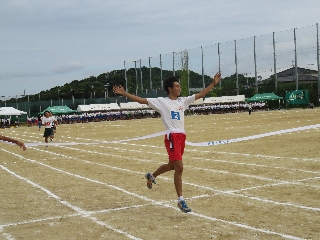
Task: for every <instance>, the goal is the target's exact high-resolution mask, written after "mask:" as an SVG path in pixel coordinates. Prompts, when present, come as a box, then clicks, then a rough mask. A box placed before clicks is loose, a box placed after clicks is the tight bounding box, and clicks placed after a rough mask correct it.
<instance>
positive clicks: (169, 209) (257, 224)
mask: <svg viewBox="0 0 320 240" xmlns="http://www.w3.org/2000/svg"><path fill="white" fill-rule="evenodd" d="M315 124H320V109H318V108H316V109H305V110H303V109H297V110H290V111H269V112H253V113H252V115H250V116H249V115H248V113H238V114H223V115H207V116H188V117H186V131H187V140H188V141H190V142H211V141H217V140H228V139H234V138H239V137H247V136H254V135H257V134H263V133H268V132H274V131H280V130H287V129H291V128H293V129H294V128H297V127H304V126H311V125H315ZM42 130H43V129H41V131H38V129H37V127H36V126H35V127H20V128H11V129H2V130H0V133H1V134H3V135H6V136H9V137H13V138H17V139H20V140H22V141H24V142H26V143H27V142H43V138H42V134H43V131H42ZM163 130H164V128H163V126H162V122H161V120H160V119H142V120H129V121H128V120H127V121H114V122H98V123H82V124H70V125H60V126H59V127H58V130H57V134H56V138H55V139H54V141H53V143H70V142H77V143H97V144H87V145H86V144H77V145H61V146H53V145H51V146H49V147H48V149H46V148H45V146H33V147H28V149H27V151H22V150H21V149H20V148H18V147H16V146H13V145H9V144H5V143H1V142H0V240H2V239H5V240H8V239H9V240H13V239H32V240H37V239H45V240H47V239H59V240H61V239H90V240H91V239H94V240H96V239H116V240H119V239H166V240H167V239H169V240H170V239H175V240H176V239H320V157H319V140H320V127H317V128H311V129H306V130H301V131H293V132H284V133H282V134H277V135H274V136H268V137H262V138H256V139H249V140H245V141H239V142H234V143H228V144H221V145H216V146H202V147H193V146H189V145H187V146H186V150H185V155H184V160H183V161H184V174H183V183H184V185H183V191H184V197H185V198H186V199H187V203H188V205H189V207H190V208H191V209H192V213H189V214H185V213H182V212H181V211H180V210H179V209H178V208H177V207H176V204H177V200H176V199H177V197H176V194H175V190H174V185H173V172H169V173H166V174H164V175H162V176H159V177H158V178H157V185H154V186H153V189H152V190H149V189H148V188H147V187H146V180H145V179H144V174H145V173H146V172H149V171H150V172H153V171H154V170H155V169H156V168H157V167H158V166H160V164H162V163H164V162H167V156H166V151H165V148H164V144H163V136H161V137H155V138H150V139H145V140H137V141H129V142H123V143H119V142H118V143H101V142H102V141H113V140H123V139H130V138H135V137H138V136H145V135H149V134H153V133H157V132H160V131H163Z"/></svg>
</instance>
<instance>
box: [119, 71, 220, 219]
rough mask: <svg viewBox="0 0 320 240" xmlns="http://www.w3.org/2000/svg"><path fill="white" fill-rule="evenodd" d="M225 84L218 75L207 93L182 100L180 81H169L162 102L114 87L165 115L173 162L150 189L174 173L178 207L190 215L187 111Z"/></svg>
mask: <svg viewBox="0 0 320 240" xmlns="http://www.w3.org/2000/svg"><path fill="white" fill-rule="evenodd" d="M220 80H221V73H216V75H215V76H214V78H213V79H212V82H211V83H210V85H209V86H207V87H206V88H205V89H203V90H202V91H200V92H199V93H197V94H193V95H192V96H189V97H179V96H180V93H181V86H180V83H179V79H178V78H177V77H174V76H171V77H168V78H167V79H166V80H165V82H164V84H163V85H164V90H165V91H166V92H167V94H168V97H166V98H163V97H158V98H141V97H139V96H135V95H132V94H130V93H128V92H126V91H125V90H124V89H123V87H122V86H113V92H114V93H116V94H119V95H122V96H125V97H127V98H129V99H131V100H132V101H135V102H138V103H140V104H147V105H148V106H149V107H151V108H153V109H155V110H157V111H159V112H160V114H161V119H162V122H163V124H164V126H165V128H166V129H167V132H168V133H167V134H166V135H165V139H164V144H165V147H166V149H167V153H168V156H169V162H168V163H166V164H163V165H161V166H160V167H159V168H158V169H157V170H156V171H155V172H154V173H152V174H151V173H147V174H146V176H145V177H146V179H147V187H148V188H149V189H151V188H152V183H154V184H155V183H156V182H155V179H156V177H157V176H159V175H160V174H163V173H165V172H168V171H171V170H174V186H175V189H176V192H177V195H178V207H179V208H180V210H181V211H183V212H185V213H187V212H191V209H190V208H189V207H188V206H187V204H186V201H185V200H184V198H183V195H182V172H183V164H182V155H183V153H184V147H185V140H186V135H185V130H184V111H185V110H186V109H188V107H189V105H190V104H191V103H193V102H194V101H195V100H198V99H200V98H203V97H204V96H205V95H207V94H208V93H209V91H210V90H211V89H212V88H213V87H214V86H215V85H216V84H217V83H218V82H219V81H220Z"/></svg>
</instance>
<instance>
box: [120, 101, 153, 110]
mask: <svg viewBox="0 0 320 240" xmlns="http://www.w3.org/2000/svg"><path fill="white" fill-rule="evenodd" d="M120 108H121V109H146V108H150V107H149V106H148V105H147V104H140V103H138V102H127V103H120Z"/></svg>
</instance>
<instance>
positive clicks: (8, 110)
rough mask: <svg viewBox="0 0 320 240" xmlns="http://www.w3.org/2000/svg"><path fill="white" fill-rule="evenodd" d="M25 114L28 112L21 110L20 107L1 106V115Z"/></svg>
mask: <svg viewBox="0 0 320 240" xmlns="http://www.w3.org/2000/svg"><path fill="white" fill-rule="evenodd" d="M23 114H27V112H23V111H20V110H18V109H15V108H13V107H2V108H0V115H2V116H12V115H14V116H19V115H23Z"/></svg>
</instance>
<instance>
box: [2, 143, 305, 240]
mask: <svg viewBox="0 0 320 240" xmlns="http://www.w3.org/2000/svg"><path fill="white" fill-rule="evenodd" d="M1 150H2V151H4V152H7V153H9V154H12V155H14V156H15V157H18V158H20V159H23V160H26V161H29V162H32V163H35V164H39V165H41V166H44V167H47V168H49V169H52V170H55V171H58V172H60V173H64V174H66V175H70V176H73V177H75V178H80V179H83V180H87V181H89V182H93V183H97V184H102V185H105V186H107V187H109V188H112V189H115V190H117V191H121V192H124V193H125V194H129V195H131V196H135V197H137V198H139V199H143V200H146V201H149V202H152V204H154V205H157V206H161V207H166V208H171V209H174V210H176V211H180V210H179V209H178V208H177V207H173V206H171V205H168V204H163V202H159V201H155V200H153V199H149V198H147V197H145V196H141V195H138V194H135V193H132V192H129V191H127V190H125V189H122V188H120V187H117V186H114V185H111V184H107V183H104V182H100V181H97V180H93V179H90V178H86V177H83V176H80V175H77V174H73V173H70V172H67V171H64V170H61V169H58V168H55V167H52V166H50V165H47V164H44V163H41V162H38V161H36V160H32V159H28V158H25V157H23V156H21V155H19V154H16V153H13V152H10V151H7V150H3V149H1ZM0 167H1V168H3V169H4V170H6V171H8V172H10V173H12V174H13V175H14V176H16V177H18V178H19V179H21V180H24V181H27V182H28V183H30V184H32V185H33V186H35V187H38V188H40V189H41V190H43V191H45V192H46V193H47V194H52V196H55V198H56V199H57V200H58V201H59V202H61V203H62V204H64V205H66V206H69V207H71V208H72V209H73V210H75V211H76V212H77V213H80V214H81V216H84V217H86V218H89V219H91V220H92V221H94V222H96V223H97V224H99V225H102V226H105V227H107V228H109V229H111V230H113V231H115V232H118V233H120V234H123V235H125V236H127V237H129V238H131V239H139V238H136V237H134V236H132V235H130V234H128V233H126V232H123V231H122V230H119V229H115V228H113V227H112V226H109V225H107V224H105V223H104V222H102V221H99V220H98V219H97V218H95V217H92V216H90V215H89V213H88V212H86V211H84V210H82V209H80V208H78V207H76V206H73V205H71V204H70V203H68V202H67V201H63V200H60V198H59V197H58V196H56V195H54V194H53V193H51V192H50V191H49V190H47V189H45V188H42V187H41V186H39V185H38V184H36V183H33V182H32V181H30V180H28V179H26V178H23V177H21V176H19V175H17V174H15V173H13V172H11V171H10V170H9V169H7V168H5V167H3V166H2V165H0ZM192 215H194V216H197V217H200V218H205V219H207V220H210V221H220V222H223V223H227V224H230V225H233V226H237V227H240V228H245V229H250V230H252V231H257V232H262V233H266V234H271V235H277V236H281V237H284V238H286V239H293V240H300V239H301V238H299V237H296V236H291V235H287V234H282V233H278V232H274V231H270V230H267V229H261V228H255V227H252V226H249V225H246V224H240V223H237V222H233V221H227V220H223V219H219V218H213V217H209V216H206V215H203V214H197V213H192Z"/></svg>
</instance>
